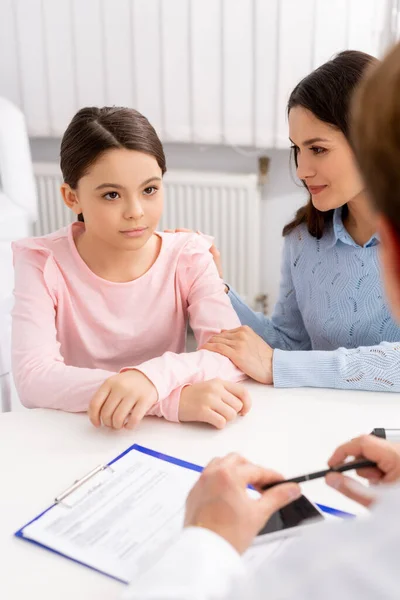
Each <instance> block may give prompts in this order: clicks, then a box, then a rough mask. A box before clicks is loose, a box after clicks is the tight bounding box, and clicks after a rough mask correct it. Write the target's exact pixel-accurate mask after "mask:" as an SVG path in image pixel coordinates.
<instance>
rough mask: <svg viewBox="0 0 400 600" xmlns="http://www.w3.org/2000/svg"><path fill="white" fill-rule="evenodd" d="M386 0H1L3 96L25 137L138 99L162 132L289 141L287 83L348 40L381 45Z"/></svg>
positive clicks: (207, 138) (270, 143)
mask: <svg viewBox="0 0 400 600" xmlns="http://www.w3.org/2000/svg"><path fill="white" fill-rule="evenodd" d="M391 3H392V0H0V96H5V97H6V98H8V99H10V100H11V101H13V102H15V103H16V104H17V105H18V106H20V108H21V109H22V111H23V112H24V114H25V116H26V119H27V123H28V130H29V134H30V135H31V136H54V137H59V136H60V135H62V132H63V131H64V129H65V127H66V126H67V123H68V122H69V120H70V119H71V118H72V116H73V114H74V113H75V112H76V111H77V110H78V109H79V108H81V107H82V106H88V105H96V106H104V105H114V104H115V105H123V106H134V107H135V108H137V109H138V110H140V111H141V112H143V113H144V114H145V115H146V116H147V117H148V118H149V119H150V121H151V122H152V123H153V124H154V126H155V128H156V129H157V131H158V133H159V135H160V137H161V139H162V140H163V141H164V142H166V141H169V142H186V143H214V144H226V145H229V144H240V145H245V146H251V145H253V146H256V147H258V148H269V147H277V148H285V147H286V144H287V135H286V121H285V105H286V102H287V98H288V95H289V93H290V91H291V89H293V87H294V85H296V83H297V82H298V81H299V80H300V79H301V78H302V77H304V76H305V75H306V74H307V73H309V72H310V71H312V70H313V69H315V68H316V67H317V66H319V65H320V64H322V63H323V62H325V61H326V60H328V59H329V58H330V57H331V56H332V55H333V54H335V53H337V52H339V51H341V50H344V49H346V48H354V49H358V50H363V51H365V52H369V53H371V54H377V55H378V54H380V51H381V46H382V44H381V40H382V32H383V28H384V23H385V20H384V17H385V15H386V13H387V9H388V8H389V6H390V4H391Z"/></svg>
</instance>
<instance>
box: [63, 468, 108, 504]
mask: <svg viewBox="0 0 400 600" xmlns="http://www.w3.org/2000/svg"><path fill="white" fill-rule="evenodd" d="M105 469H110V471H111V472H112V473H113V472H114V471H113V469H112V468H111V467H110V466H109V465H99V466H98V467H96V468H95V469H92V470H91V471H90V472H89V473H87V475H84V476H83V477H81V479H77V480H76V481H75V482H74V483H73V484H72V485H70V486H69V487H68V488H67V489H66V490H64V491H63V492H62V493H61V494H59V495H58V496H56V497H55V498H54V502H55V504H61V503H62V502H64V500H65V499H66V498H68V496H70V495H71V494H73V493H74V492H76V490H78V489H79V488H80V487H82V486H83V485H84V484H85V483H87V482H88V481H90V480H91V479H92V478H93V477H95V476H96V475H97V474H98V473H101V472H102V471H104V470H105Z"/></svg>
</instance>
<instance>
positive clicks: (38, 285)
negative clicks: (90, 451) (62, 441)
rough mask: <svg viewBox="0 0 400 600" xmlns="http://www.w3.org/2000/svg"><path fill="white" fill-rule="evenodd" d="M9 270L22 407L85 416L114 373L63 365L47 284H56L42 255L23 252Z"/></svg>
mask: <svg viewBox="0 0 400 600" xmlns="http://www.w3.org/2000/svg"><path fill="white" fill-rule="evenodd" d="M14 269H15V290H14V296H15V304H14V310H13V319H12V369H13V375H14V380H15V384H16V388H17V391H18V395H19V398H20V400H21V402H22V404H24V405H25V406H27V407H28V408H32V407H38V406H40V407H42V408H56V409H57V408H58V409H63V410H68V411H70V412H81V411H86V410H87V407H88V405H89V402H90V399H91V397H92V396H93V394H94V393H95V392H96V390H97V389H98V388H99V387H100V385H101V384H102V383H103V382H104V380H105V379H107V378H108V377H111V376H112V375H115V373H114V372H111V371H106V370H103V369H85V368H78V367H74V366H70V365H66V364H65V362H64V358H63V356H62V354H61V352H60V344H59V342H58V341H57V329H56V308H57V298H56V295H55V289H52V286H51V285H49V284H48V283H47V282H48V281H54V282H55V281H56V278H57V272H56V270H55V269H54V266H53V264H52V262H51V261H50V260H48V257H47V255H46V254H45V253H44V252H43V253H42V252H35V253H30V252H24V253H23V254H22V256H21V255H19V256H18V257H17V258H16V260H15V262H14ZM45 272H46V274H47V278H46V279H47V282H46V281H45V277H44V273H45Z"/></svg>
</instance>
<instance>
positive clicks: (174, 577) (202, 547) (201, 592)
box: [123, 527, 251, 600]
mask: <svg viewBox="0 0 400 600" xmlns="http://www.w3.org/2000/svg"><path fill="white" fill-rule="evenodd" d="M244 578H245V569H244V565H243V563H242V561H241V558H240V556H239V554H238V553H237V552H236V551H235V550H234V549H233V548H232V546H231V545H230V544H228V542H226V541H225V540H224V539H223V538H221V537H220V536H218V535H216V534H215V533H212V532H211V531H209V530H207V529H203V528H201V527H190V528H188V529H184V530H183V532H182V534H181V536H180V537H179V539H178V540H177V542H176V543H175V544H174V545H173V546H172V547H171V548H170V550H169V551H168V552H167V553H166V554H165V555H164V556H163V557H162V559H161V560H160V561H159V562H157V563H156V564H155V565H154V566H153V568H151V569H150V570H149V571H148V572H147V573H145V575H144V576H142V577H141V578H140V580H139V581H138V583H136V584H132V585H131V586H130V587H129V588H128V590H127V591H126V592H125V593H124V595H123V598H124V599H125V600H128V599H129V600H222V599H225V598H229V597H230V596H228V594H229V591H230V589H231V587H232V585H233V584H234V583H236V584H238V585H239V584H240V583H241V582H242V580H244ZM240 587H241V586H240ZM246 597H247V598H251V597H250V596H246Z"/></svg>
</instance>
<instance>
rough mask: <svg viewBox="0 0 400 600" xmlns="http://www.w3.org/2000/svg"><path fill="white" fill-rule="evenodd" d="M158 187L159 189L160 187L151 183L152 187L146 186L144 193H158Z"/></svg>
mask: <svg viewBox="0 0 400 600" xmlns="http://www.w3.org/2000/svg"><path fill="white" fill-rule="evenodd" d="M157 189H158V188H156V187H154V185H151V186H150V187H147V188H145V189H144V190H143V193H144V194H145V195H146V196H152V195H153V194H155V193H156V191H157Z"/></svg>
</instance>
